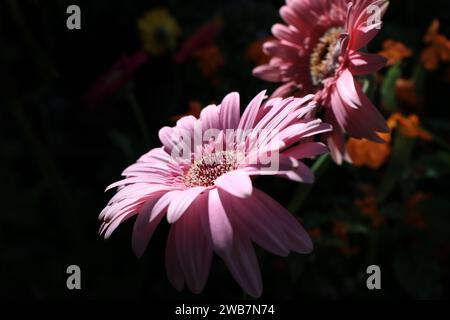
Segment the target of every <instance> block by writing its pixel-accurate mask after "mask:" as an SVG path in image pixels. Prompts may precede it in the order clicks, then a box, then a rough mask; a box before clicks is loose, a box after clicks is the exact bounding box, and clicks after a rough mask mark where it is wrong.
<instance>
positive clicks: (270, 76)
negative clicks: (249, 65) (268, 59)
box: [252, 64, 281, 82]
mask: <svg viewBox="0 0 450 320" xmlns="http://www.w3.org/2000/svg"><path fill="white" fill-rule="evenodd" d="M252 73H253V75H254V76H255V77H257V78H260V79H262V80H265V81H270V82H280V81H281V76H280V68H279V66H277V65H271V64H263V65H260V66H258V67H256V68H254V69H253V71H252Z"/></svg>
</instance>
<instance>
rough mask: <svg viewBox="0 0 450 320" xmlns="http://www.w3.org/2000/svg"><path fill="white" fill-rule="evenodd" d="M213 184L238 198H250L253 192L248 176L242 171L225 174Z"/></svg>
mask: <svg viewBox="0 0 450 320" xmlns="http://www.w3.org/2000/svg"><path fill="white" fill-rule="evenodd" d="M214 184H215V185H216V186H217V187H219V188H220V189H222V190H224V191H226V192H228V193H229V194H232V195H234V196H236V197H238V198H247V197H249V196H251V194H252V190H253V186H252V180H251V179H250V177H249V176H248V174H247V173H245V172H244V171H242V170H234V171H230V172H227V173H225V174H224V175H222V176H220V177H219V178H217V179H216V181H215V182H214Z"/></svg>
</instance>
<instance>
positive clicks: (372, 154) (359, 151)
mask: <svg viewBox="0 0 450 320" xmlns="http://www.w3.org/2000/svg"><path fill="white" fill-rule="evenodd" d="M378 135H379V136H380V138H382V139H383V140H384V141H386V143H377V142H373V141H369V140H366V139H355V138H350V139H349V140H348V143H347V152H348V154H349V156H350V158H351V159H352V163H353V165H355V166H356V167H362V166H366V167H369V168H371V169H379V168H380V167H381V166H382V165H383V164H384V163H385V162H386V160H387V159H388V158H389V155H390V154H391V146H390V145H389V143H390V142H391V134H390V133H379V134H378Z"/></svg>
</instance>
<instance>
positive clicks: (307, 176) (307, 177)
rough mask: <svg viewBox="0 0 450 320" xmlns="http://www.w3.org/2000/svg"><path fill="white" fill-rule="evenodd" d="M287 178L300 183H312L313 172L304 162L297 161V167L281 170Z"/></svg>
mask: <svg viewBox="0 0 450 320" xmlns="http://www.w3.org/2000/svg"><path fill="white" fill-rule="evenodd" d="M281 175H282V176H285V177H286V178H288V179H289V180H292V181H295V182H300V183H314V174H313V173H312V171H311V169H309V168H308V167H307V166H306V165H305V164H304V163H302V162H300V161H299V162H298V164H297V167H296V168H295V169H293V170H290V171H286V172H282V173H281Z"/></svg>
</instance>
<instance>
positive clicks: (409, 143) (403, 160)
mask: <svg viewBox="0 0 450 320" xmlns="http://www.w3.org/2000/svg"><path fill="white" fill-rule="evenodd" d="M414 143H415V139H411V138H408V137H405V136H404V135H402V134H401V133H400V132H396V134H395V138H394V143H393V148H392V155H391V159H390V161H389V164H388V168H387V170H386V174H385V176H384V177H383V180H382V181H381V184H380V188H379V190H380V191H379V193H378V197H379V201H380V202H383V201H384V200H386V198H387V197H388V196H389V195H390V193H391V192H392V191H393V189H394V188H395V186H396V185H397V182H398V181H399V180H400V179H401V178H402V177H403V175H404V173H405V172H407V168H408V167H409V162H410V160H411V155H412V151H413V148H414Z"/></svg>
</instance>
